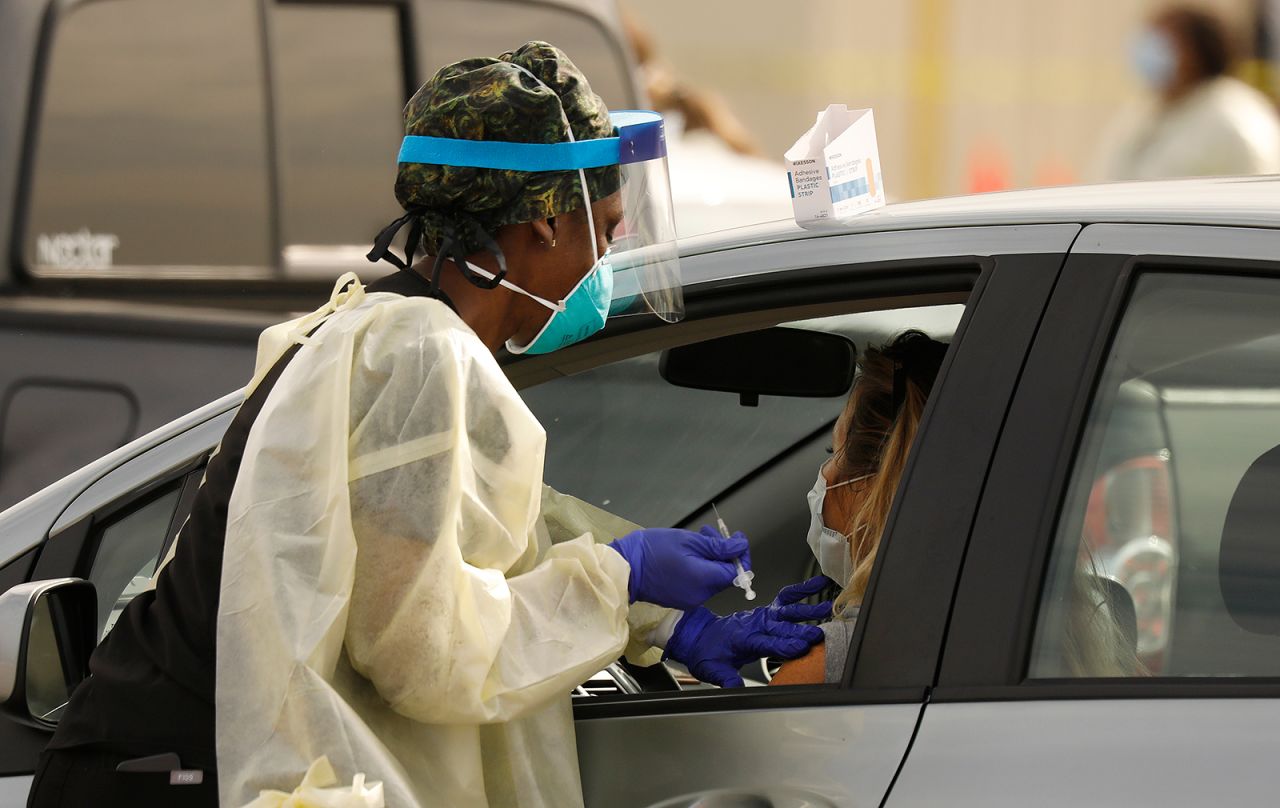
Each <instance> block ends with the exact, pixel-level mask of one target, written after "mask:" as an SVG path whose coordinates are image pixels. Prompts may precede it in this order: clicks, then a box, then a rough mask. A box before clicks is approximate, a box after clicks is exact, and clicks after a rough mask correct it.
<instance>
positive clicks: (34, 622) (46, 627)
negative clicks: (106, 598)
mask: <svg viewBox="0 0 1280 808" xmlns="http://www.w3.org/2000/svg"><path fill="white" fill-rule="evenodd" d="M97 625H98V598H97V594H96V593H95V590H94V586H93V584H91V583H90V582H88V581H86V580H83V579H81V578H56V579H53V580H48V581H32V582H30V583H25V584H18V585H17V586H15V587H13V588H12V589H10V590H9V591H8V592H5V593H4V594H3V595H0V711H2V712H4V713H5V714H6V715H8V716H9V717H10V718H13V719H15V720H17V721H19V722H21V723H23V724H28V725H30V726H34V727H43V728H49V727H53V726H55V725H56V724H57V723H58V718H59V717H60V716H61V714H62V710H63V709H64V708H65V707H66V706H67V702H68V701H69V700H70V698H71V691H73V690H75V689H76V686H77V685H79V684H80V683H81V682H82V681H84V680H85V678H86V677H88V675H89V655H90V654H92V653H93V649H94V647H95V646H96V645H97V642H96V639H97V637H96V630H97Z"/></svg>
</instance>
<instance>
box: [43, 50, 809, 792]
mask: <svg viewBox="0 0 1280 808" xmlns="http://www.w3.org/2000/svg"><path fill="white" fill-rule="evenodd" d="M405 123H406V131H407V133H408V137H406V138H405V142H404V145H403V148H402V150H401V155H400V166H399V173H398V175H397V178H396V195H397V198H398V199H399V200H400V202H401V204H402V205H403V206H404V207H405V209H406V211H407V215H406V216H405V217H403V218H402V219H401V220H398V221H397V222H395V223H393V224H392V225H391V226H389V227H388V228H387V229H386V230H385V231H384V232H383V233H382V234H381V235H380V236H379V238H378V240H377V242H376V245H375V248H374V251H373V253H371V258H379V257H387V258H389V259H390V258H392V255H393V254H391V253H389V251H388V245H389V244H390V242H391V239H392V238H393V237H394V235H395V234H396V232H397V230H399V229H401V228H402V227H403V226H406V225H407V226H408V227H409V239H408V241H409V245H408V247H407V249H406V252H407V255H408V259H409V260H408V261H407V262H403V261H399V259H395V260H394V261H393V262H395V263H398V264H400V265H401V266H402V267H403V269H402V271H401V272H398V273H396V274H394V275H392V276H391V277H389V278H387V279H384V280H382V281H379V282H376V283H374V284H371V285H370V287H369V288H367V289H366V288H364V287H362V286H361V284H360V283H359V282H358V281H357V280H355V278H354V276H349V277H346V278H343V279H342V280H340V281H339V284H338V286H337V288H336V289H335V292H334V294H333V297H332V299H331V300H330V302H329V304H328V305H326V306H324V307H323V308H321V309H320V310H318V311H316V312H313V313H312V314H310V315H307V316H305V317H302V318H300V319H297V320H294V321H292V322H289V323H284V324H282V325H280V326H276V327H274V328H271V329H269V330H268V331H267V332H265V333H264V334H263V336H262V339H261V341H260V344H259V355H258V363H257V368H256V372H255V375H254V378H253V380H252V381H251V383H250V386H249V388H248V393H247V396H246V399H245V401H244V404H243V405H242V406H241V408H240V410H239V412H238V414H237V415H236V417H235V419H234V421H233V422H232V424H231V426H230V427H229V429H228V431H227V433H226V434H225V436H224V438H223V441H222V443H221V445H220V447H219V450H218V452H217V453H216V454H215V455H214V457H213V458H212V459H211V460H210V462H209V466H208V469H207V471H206V474H205V480H204V483H203V485H202V486H201V488H200V490H199V493H198V494H197V496H196V499H195V503H194V506H193V509H192V512H191V516H190V518H189V519H188V521H187V523H186V524H185V526H184V527H183V529H182V531H181V533H180V536H179V539H178V541H177V542H176V548H175V550H174V551H173V552H172V554H171V556H170V557H169V558H167V559H166V561H165V563H164V565H163V567H162V569H161V571H160V572H159V573H158V575H157V578H156V582H155V588H154V590H153V591H150V592H147V593H145V594H143V595H141V596H139V597H138V598H137V599H135V600H134V601H133V602H132V603H131V604H130V605H129V606H128V607H127V608H126V610H125V611H124V614H123V615H122V617H121V619H120V620H119V621H118V623H117V624H116V626H115V627H114V628H113V630H112V631H111V633H110V635H109V636H107V637H106V639H105V640H104V642H103V643H102V645H101V646H100V647H99V648H98V650H97V651H96V652H95V654H94V655H93V658H92V660H91V666H90V667H91V673H92V675H91V677H90V678H89V679H88V680H86V682H85V683H83V684H82V685H81V686H80V687H79V688H78V689H77V690H76V692H75V693H74V694H73V697H72V700H71V703H70V704H69V706H68V707H67V709H66V712H65V715H64V717H63V719H62V721H61V723H60V725H59V727H58V730H57V732H56V734H55V736H54V739H53V742H52V743H51V744H50V746H49V749H48V750H46V752H45V754H44V756H43V758H42V760H41V763H40V767H39V770H38V772H37V774H36V778H35V782H34V784H33V789H32V797H31V804H32V805H36V806H48V805H75V806H83V805H97V804H112V803H113V802H114V803H118V804H122V805H123V804H127V805H133V806H141V805H166V806H172V805H183V806H200V805H214V804H221V805H224V806H240V805H244V804H246V803H248V802H249V801H251V800H254V799H255V798H257V797H258V795H259V792H260V791H261V790H263V789H281V790H283V791H289V790H291V789H293V788H294V787H295V786H296V785H298V783H299V782H300V781H301V780H302V778H303V775H304V773H306V772H307V771H308V769H309V768H312V767H313V764H317V762H318V761H320V760H322V759H327V761H328V762H329V763H330V764H331V765H332V767H333V770H334V771H335V772H336V775H337V777H338V778H339V779H341V780H343V781H345V782H348V783H349V782H351V780H352V778H354V777H355V776H356V775H358V774H363V775H364V776H365V777H366V778H367V779H368V781H380V782H381V783H382V787H383V789H384V797H385V801H386V804H387V805H389V806H396V808H401V806H428V805H441V806H480V805H503V806H506V805H515V806H572V805H575V804H581V802H582V796H581V787H580V784H579V778H578V771H577V754H576V750H575V746H574V730H573V721H572V713H571V707H570V701H569V693H570V691H571V690H572V689H573V688H574V686H576V685H577V684H579V683H581V682H582V681H583V680H585V679H586V678H587V677H588V676H590V675H591V674H592V673H594V672H596V671H598V670H600V669H601V668H603V667H604V666H606V665H607V664H609V663H610V662H612V661H614V660H615V659H616V658H617V657H618V656H619V655H620V654H621V653H623V652H624V650H626V651H627V652H628V653H629V654H633V655H638V656H647V657H648V658H649V659H650V660H651V659H652V658H653V657H654V656H655V655H656V654H659V653H661V652H660V651H658V650H655V649H654V648H653V646H655V645H656V646H666V648H667V650H666V654H667V656H668V657H669V658H673V659H676V660H678V661H683V662H685V663H686V664H688V665H689V666H690V667H691V668H693V669H696V670H699V671H703V672H704V674H705V676H706V678H708V679H709V680H711V681H718V682H720V683H723V684H736V683H737V682H736V681H734V677H735V676H736V673H735V672H734V671H733V670H732V666H734V665H735V664H737V663H739V661H740V660H742V659H744V657H746V656H751V655H755V656H761V655H765V654H771V655H775V656H783V657H795V656H798V655H800V654H803V653H804V652H805V651H807V650H808V648H809V647H810V646H811V645H812V644H813V643H814V642H816V641H817V640H818V639H820V637H821V632H819V631H818V629H817V628H816V627H813V626H803V625H796V624H793V623H792V622H790V621H792V620H804V619H808V618H810V617H811V616H813V615H812V613H811V612H812V610H813V609H814V608H815V607H805V608H806V609H808V610H809V611H801V612H797V611H796V607H797V606H803V604H793V603H792V602H791V601H792V600H794V599H795V598H788V597H783V598H781V599H780V600H778V601H775V602H774V604H771V605H770V606H767V607H763V608H762V609H757V610H755V611H753V612H747V613H743V614H739V615H732V616H729V617H724V618H721V617H716V616H714V615H711V614H710V613H709V612H707V611H706V610H705V609H703V608H701V607H700V606H699V604H701V603H702V602H703V601H704V600H706V599H707V598H708V597H710V596H711V595H713V594H715V593H716V592H718V591H720V590H721V589H723V588H724V587H726V586H727V585H728V584H729V583H730V582H731V581H732V579H733V577H734V575H735V570H734V564H733V563H732V562H733V560H734V559H735V558H740V559H741V560H742V561H743V562H744V563H747V564H749V558H748V557H747V555H746V549H747V547H746V541H745V539H744V538H743V537H741V536H735V537H732V538H722V537H720V536H719V535H717V534H715V533H714V532H713V531H705V532H704V533H692V532H689V531H682V530H672V529H653V530H635V531H632V532H629V533H628V534H626V535H620V534H618V533H614V534H613V535H603V534H602V535H595V532H599V531H603V530H606V529H607V526H608V524H609V523H608V520H607V519H605V518H603V517H599V516H598V513H599V512H596V513H597V516H593V509H590V508H589V506H585V505H582V504H581V503H577V504H576V505H575V504H574V503H576V501H574V500H572V499H571V498H567V497H563V496H560V495H555V494H554V492H546V491H544V489H543V485H542V464H543V449H544V442H545V436H544V433H543V430H542V428H541V427H540V426H539V424H538V422H537V421H536V420H535V419H534V417H533V415H532V414H531V413H530V412H529V410H528V409H527V408H526V407H525V405H524V404H523V402H522V401H521V399H520V397H519V396H518V395H517V394H516V391H515V390H514V389H513V388H512V386H511V385H510V383H509V382H508V381H507V379H506V377H505V376H504V375H503V373H502V371H501V370H500V369H499V367H498V364H497V362H496V361H495V358H494V352H496V351H497V350H498V349H499V348H500V347H501V346H503V345H506V346H507V347H508V349H509V350H511V351H514V352H517V353H518V352H522V351H524V352H529V353H545V352H548V351H552V350H555V349H557V348H559V347H562V346H565V345H568V344H571V343H573V342H576V341H578V340H581V339H583V338H585V337H587V336H589V335H590V334H592V333H593V332H595V331H597V330H598V329H599V328H601V327H602V326H603V323H604V318H605V316H606V315H607V314H609V313H611V312H616V313H628V312H640V311H648V312H651V313H654V314H657V315H659V316H661V317H663V318H665V319H676V318H678V317H679V316H680V315H681V310H682V300H681V297H680V285H679V273H678V264H677V263H676V260H675V252H674V241H673V236H672V232H673V230H672V224H671V215H670V200H669V196H665V195H664V194H665V165H664V163H663V159H662V158H663V150H662V146H663V140H662V131H661V121H660V119H658V118H657V117H656V116H654V115H652V114H644V113H632V114H630V115H623V116H617V117H616V119H615V120H611V118H610V116H609V114H608V112H607V110H606V109H605V107H604V104H603V103H602V102H601V101H600V99H599V98H598V97H597V96H595V95H594V94H593V93H592V92H591V90H590V88H589V86H588V85H587V82H586V79H585V78H584V77H583V76H582V75H581V73H579V72H578V70H577V69H576V68H575V67H574V66H573V64H572V63H570V62H569V61H568V59H567V58H565V56H564V54H562V53H561V52H560V51H558V50H556V49H555V48H553V47H551V46H550V45H547V44H545V43H539V42H532V43H528V44H526V45H525V46H523V47H521V48H520V49H518V50H516V51H514V52H512V53H507V54H503V55H502V56H500V57H498V58H496V59H490V58H481V59H470V60H466V61H463V62H459V63H457V64H454V65H451V66H448V67H446V68H444V69H442V70H441V71H440V72H439V73H437V74H436V76H435V77H434V78H433V79H432V80H431V81H429V82H428V83H427V84H426V85H425V86H423V87H422V88H421V89H420V90H419V91H418V92H417V93H416V94H415V95H414V97H413V98H412V100H411V101H410V102H409V104H408V106H407V107H406V110H405ZM624 232H625V239H626V242H627V245H628V247H629V248H630V249H629V250H627V251H626V252H627V253H630V254H631V255H632V257H631V258H630V259H627V260H626V261H623V260H622V257H623V256H619V261H618V267H617V269H616V270H615V267H614V266H613V264H611V256H609V255H608V254H607V253H608V244H609V242H610V241H611V239H613V238H614V237H615V236H619V237H621V236H623V234H624ZM420 244H421V246H423V247H425V249H426V252H427V258H426V259H425V260H424V261H423V263H422V264H419V265H414V264H413V257H414V254H415V253H416V252H417V249H418V247H419V245H420ZM624 255H625V253H624ZM618 521H620V520H616V519H615V520H614V522H615V523H617V522H618ZM548 522H554V524H555V525H557V526H558V528H559V529H561V530H562V531H563V528H564V526H565V525H568V524H574V523H578V524H588V525H593V526H594V525H601V526H604V527H600V528H598V529H595V528H593V530H587V531H585V532H583V533H582V534H581V535H577V536H572V537H566V536H563V535H562V536H560V537H559V538H560V539H562V540H561V541H559V542H558V543H553V541H552V536H551V531H550V529H549V527H548ZM633 603H635V604H637V605H636V607H635V608H634V609H633V608H631V604H633ZM321 768H322V767H321ZM219 793H220V799H219ZM268 802H269V799H268Z"/></svg>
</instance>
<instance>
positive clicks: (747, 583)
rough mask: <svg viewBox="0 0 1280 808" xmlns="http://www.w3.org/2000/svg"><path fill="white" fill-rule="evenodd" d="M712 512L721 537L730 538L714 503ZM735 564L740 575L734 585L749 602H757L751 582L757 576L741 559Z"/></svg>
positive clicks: (736, 560) (735, 560)
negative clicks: (744, 565)
mask: <svg viewBox="0 0 1280 808" xmlns="http://www.w3.org/2000/svg"><path fill="white" fill-rule="evenodd" d="M711 510H712V511H714V512H715V515H716V527H718V528H719V529H720V535H721V536H724V537H725V538H726V539H727V538H729V526H728V525H726V524H725V523H724V518H723V517H721V516H720V509H719V508H717V507H716V504H715V503H714V502H713V503H711ZM733 564H734V566H735V567H737V568H738V574H737V576H736V577H735V578H734V579H733V585H734V586H736V587H738V588H739V589H741V590H742V591H743V592H745V593H746V594H747V600H755V599H756V591H755V590H754V589H752V588H751V581H752V579H754V578H755V577H756V574H755V573H754V572H752V571H751V570H749V569H746V568H745V567H743V566H742V559H741V558H735V559H734V560H733Z"/></svg>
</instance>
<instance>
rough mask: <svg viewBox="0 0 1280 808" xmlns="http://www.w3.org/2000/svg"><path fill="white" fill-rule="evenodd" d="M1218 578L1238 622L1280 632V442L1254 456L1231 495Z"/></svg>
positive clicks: (1263, 631)
mask: <svg viewBox="0 0 1280 808" xmlns="http://www.w3.org/2000/svg"><path fill="white" fill-rule="evenodd" d="M1218 584H1219V586H1220V587H1221V588H1222V600H1223V602H1224V603H1225V604H1226V607H1227V612H1228V613H1229V614H1230V615H1231V619H1232V620H1234V621H1235V622H1236V624H1237V625H1238V626H1240V627H1241V628H1243V629H1244V630H1245V631H1250V632H1253V633H1255V634H1280V446H1277V447H1276V448H1274V449H1272V450H1271V451H1269V452H1267V453H1266V454H1264V455H1262V457H1259V458H1258V459H1257V460H1255V461H1253V465H1251V466H1249V470H1248V471H1246V472H1245V473H1244V477H1242V478H1241V479H1240V484H1239V485H1237V486H1236V492H1235V494H1234V495H1233V496H1232V497H1231V504H1230V506H1228V507H1227V519H1226V522H1225V523H1224V524H1223V527H1222V545H1221V547H1220V548H1219V550H1218Z"/></svg>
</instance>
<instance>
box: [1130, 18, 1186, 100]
mask: <svg viewBox="0 0 1280 808" xmlns="http://www.w3.org/2000/svg"><path fill="white" fill-rule="evenodd" d="M1129 61H1130V63H1131V64H1132V65H1133V69H1134V72H1136V73H1137V74H1138V75H1139V76H1140V77H1141V78H1142V80H1143V82H1145V83H1146V84H1147V86H1149V87H1151V88H1152V89H1154V90H1163V89H1165V88H1166V87H1168V86H1169V85H1170V84H1171V83H1172V82H1173V78H1174V75H1175V74H1176V73H1177V70H1178V54H1177V52H1176V51H1175V50H1174V47H1173V43H1172V42H1171V41H1169V36H1168V34H1165V33H1164V32H1162V31H1157V30H1155V29H1154V28H1148V29H1147V30H1145V31H1143V32H1142V33H1140V34H1138V36H1137V38H1136V39H1134V40H1133V45H1132V46H1131V47H1130V50H1129Z"/></svg>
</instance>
